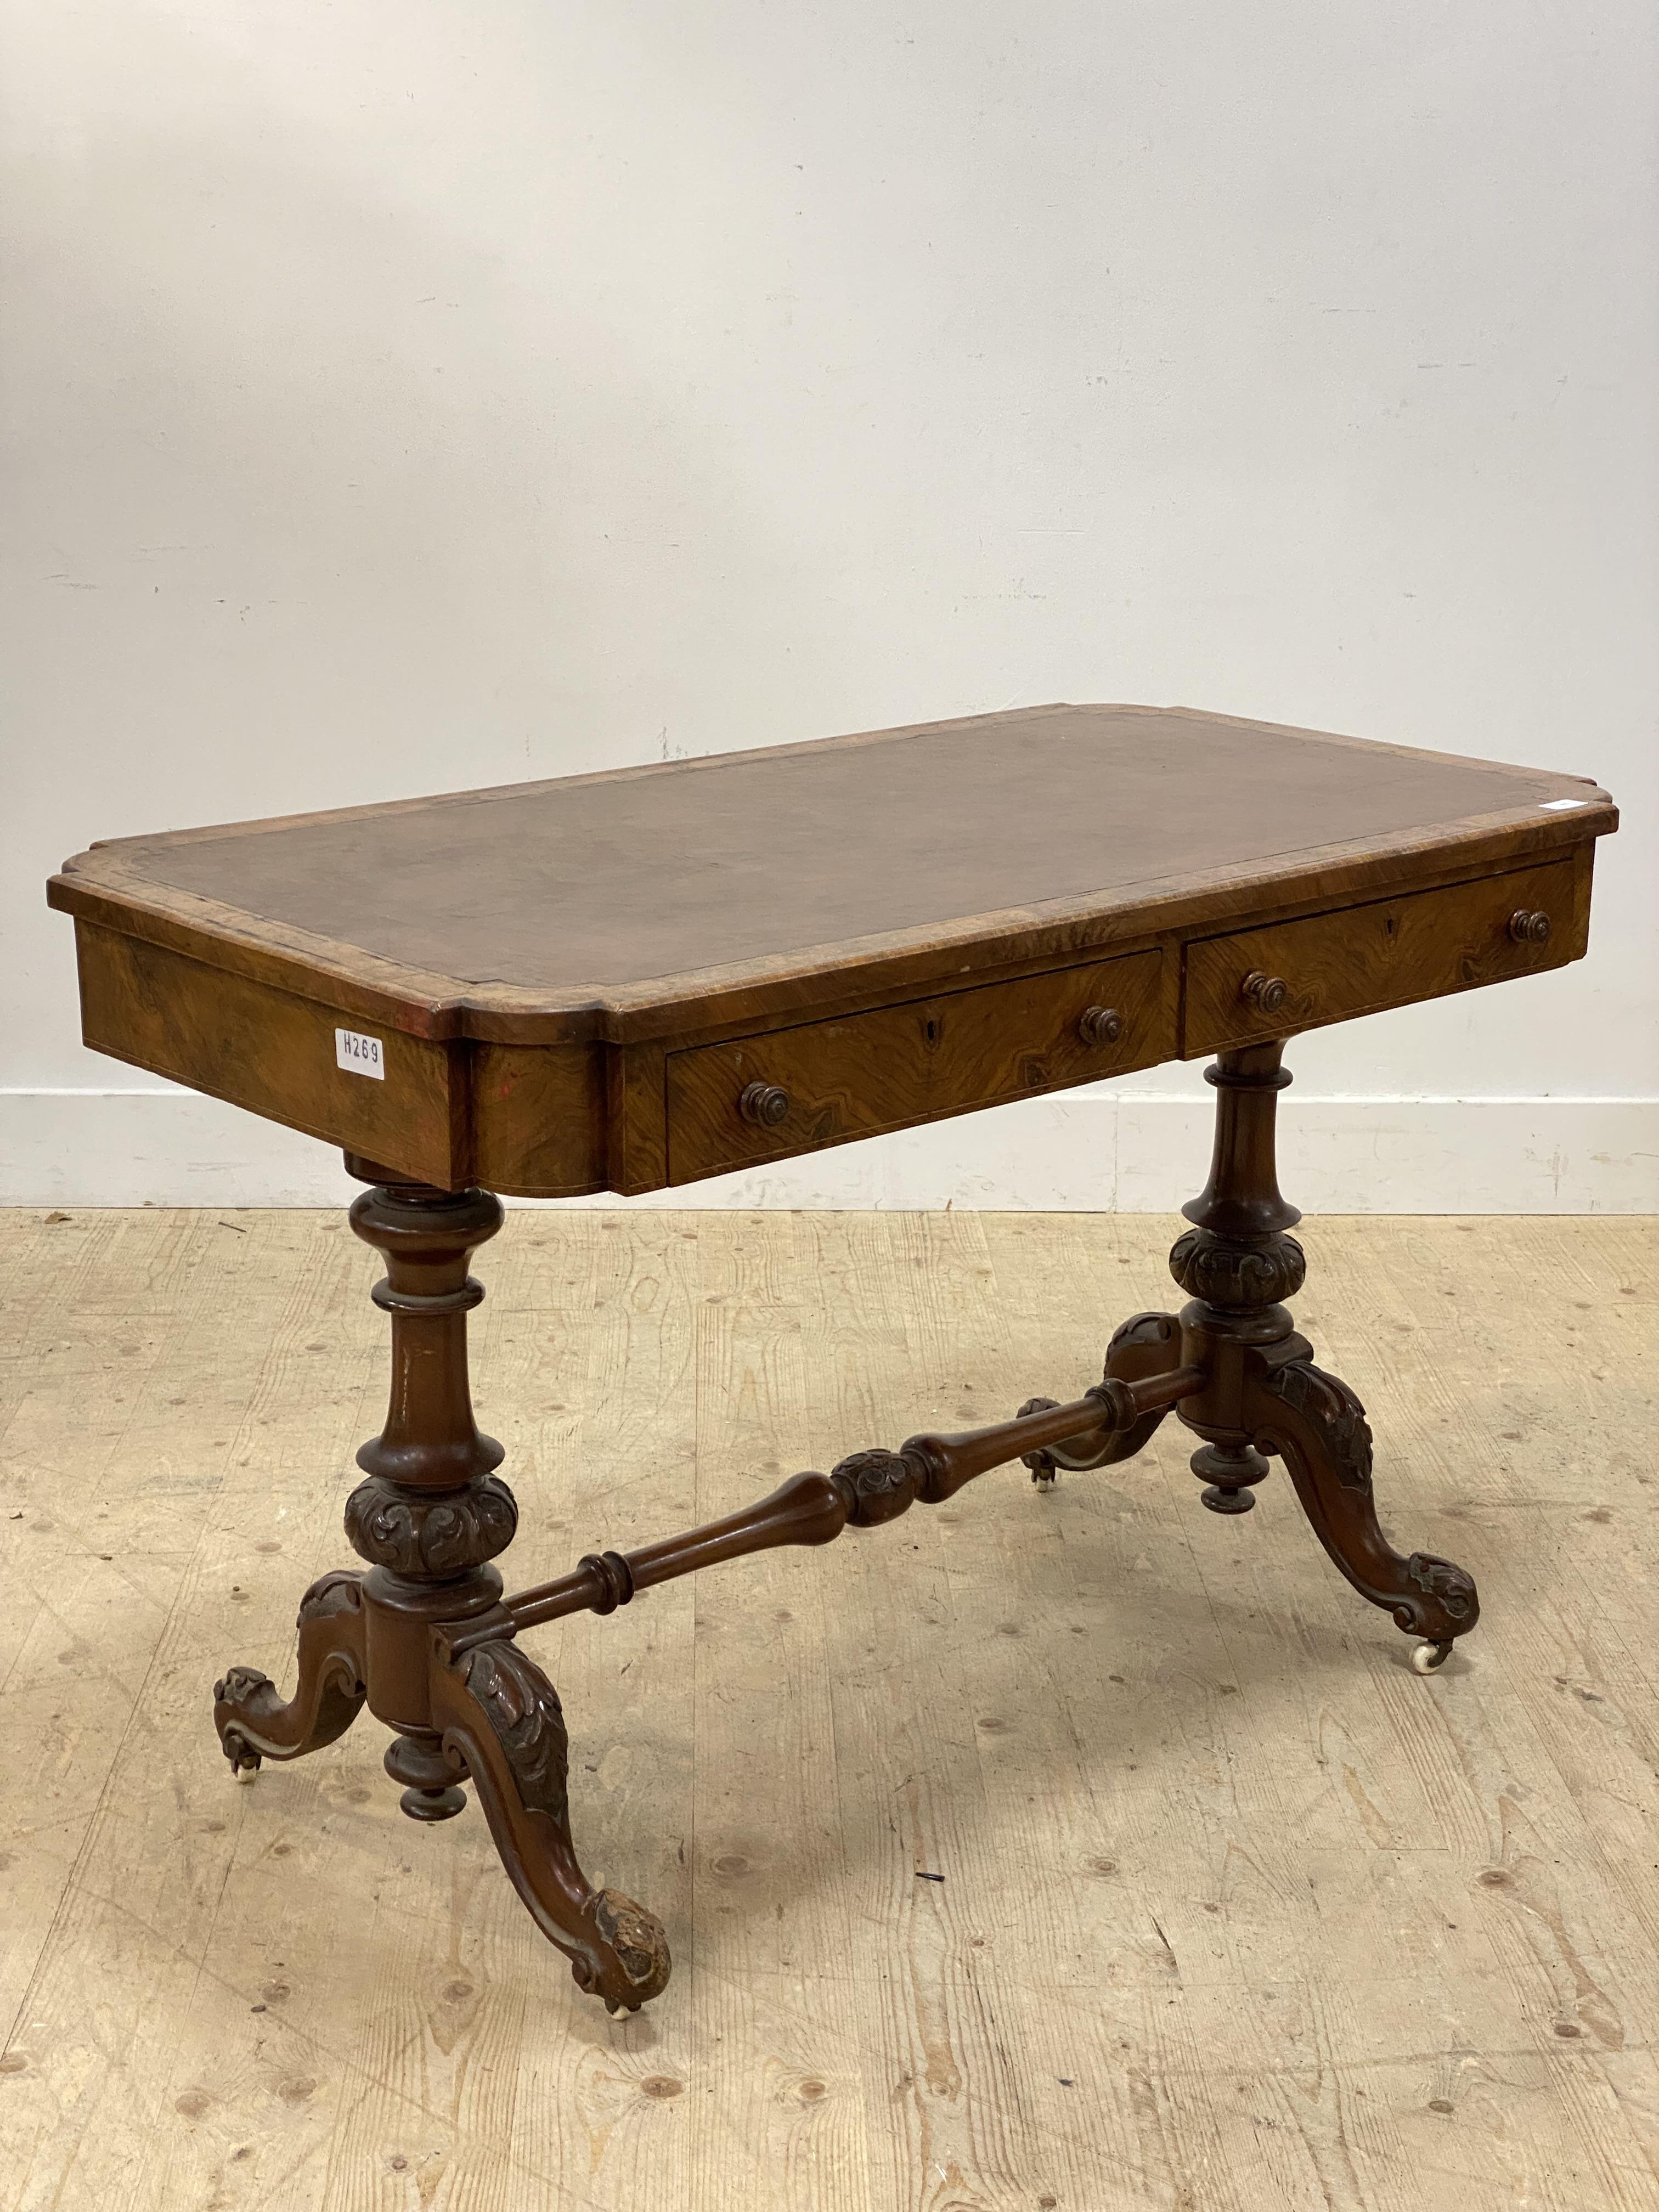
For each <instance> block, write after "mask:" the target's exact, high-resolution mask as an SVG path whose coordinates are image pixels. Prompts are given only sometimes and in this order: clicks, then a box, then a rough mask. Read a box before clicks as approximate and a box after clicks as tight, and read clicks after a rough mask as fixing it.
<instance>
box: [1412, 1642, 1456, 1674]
mask: <svg viewBox="0 0 1659 2212" xmlns="http://www.w3.org/2000/svg"><path fill="white" fill-rule="evenodd" d="M1450 1657H1451V1645H1450V1644H1418V1645H1417V1646H1416V1647H1415V1649H1414V1650H1413V1652H1412V1665H1413V1668H1415V1669H1416V1670H1417V1672H1418V1673H1419V1674H1433V1673H1434V1672H1435V1670H1436V1669H1437V1668H1440V1667H1443V1666H1444V1665H1445V1663H1446V1662H1447V1660H1448V1659H1449V1658H1450Z"/></svg>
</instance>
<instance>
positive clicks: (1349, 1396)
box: [1267, 1239, 1371, 1492]
mask: <svg viewBox="0 0 1659 2212" xmlns="http://www.w3.org/2000/svg"><path fill="white" fill-rule="evenodd" d="M1286 1241H1287V1242H1288V1241H1289V1240H1288V1239H1287V1240H1286ZM1267 1389H1269V1390H1270V1391H1271V1392H1272V1393H1273V1395H1274V1396H1275V1397H1276V1398H1281V1399H1283V1401H1285V1405H1287V1406H1288V1407H1290V1408H1291V1412H1292V1413H1299V1414H1300V1415H1301V1417H1302V1419H1304V1421H1309V1422H1311V1423H1312V1424H1313V1425H1314V1426H1315V1427H1316V1428H1317V1429H1318V1430H1319V1431H1320V1436H1321V1441H1322V1443H1323V1444H1324V1447H1325V1449H1326V1451H1327V1453H1328V1455H1329V1458H1330V1462H1331V1465H1332V1467H1333V1468H1334V1470H1335V1473H1336V1479H1337V1480H1338V1481H1339V1482H1340V1483H1341V1484H1342V1486H1344V1488H1345V1489H1347V1490H1363V1491H1366V1492H1369V1491H1370V1486H1371V1431H1370V1422H1369V1421H1367V1419H1365V1408H1364V1407H1363V1406H1362V1405H1361V1404H1360V1402H1359V1401H1358V1398H1357V1397H1355V1395H1354V1394H1353V1392H1352V1390H1351V1389H1349V1388H1348V1386H1347V1384H1346V1383H1344V1382H1343V1381H1342V1380H1341V1379H1340V1376H1335V1375H1328V1374H1327V1373H1326V1372H1325V1370H1324V1369H1323V1368H1322V1367H1316V1366H1315V1365H1314V1364H1313V1362H1312V1361H1311V1360H1306V1359H1291V1360H1287V1361H1286V1362H1285V1364H1284V1365H1283V1366H1282V1367H1279V1368H1276V1369H1275V1370H1273V1373H1272V1374H1271V1375H1270V1376H1268V1377H1267Z"/></svg>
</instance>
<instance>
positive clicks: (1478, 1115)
mask: <svg viewBox="0 0 1659 2212" xmlns="http://www.w3.org/2000/svg"><path fill="white" fill-rule="evenodd" d="M1210 1127H1211V1117H1210V1102H1209V1098H1208V1097H1207V1096H1206V1097H1201V1098H1196V1099H1195V1098H1193V1097H1163V1096H1159V1095H1158V1094H1157V1093H1147V1092H1142V1091H1119V1092H1115V1093H1114V1092H1112V1091H1088V1092H1081V1093H1073V1094H1072V1095H1071V1096H1069V1097H1052V1098H1036V1099H1029V1100H1023V1101H1021V1102H1020V1103H1018V1104H1016V1105H1012V1106H1004V1107H999V1108H997V1109H995V1110H994V1111H993V1112H990V1113H984V1114H976V1115H966V1116H964V1117H963V1118H962V1119H961V1120H958V1121H945V1122H939V1123H936V1124H935V1125H934V1126H933V1127H931V1128H927V1129H912V1130H907V1131H903V1132H902V1133H899V1134H897V1135H896V1136H890V1137H879V1138H875V1139H871V1140H870V1141H868V1142H866V1143H863V1144H857V1145H846V1146H838V1147H837V1148H836V1149H835V1150H834V1151H831V1152H819V1153H817V1154H816V1155H814V1156H813V1157H811V1158H807V1159H801V1160H791V1161H787V1162H786V1163H784V1164H782V1165H781V1166H779V1167H775V1168H765V1169H753V1170H749V1171H748V1172H746V1173H744V1174H741V1175H735V1176H721V1177H720V1178H719V1179H718V1180H717V1181H714V1182H704V1183H697V1184H693V1185H691V1186H690V1187H688V1188H684V1189H681V1190H671V1191H659V1192H656V1193H653V1195H652V1196H650V1197H649V1198H645V1199H633V1200H622V1199H617V1198H612V1197H599V1198H592V1199H576V1200H566V1201H564V1202H565V1203H567V1204H572V1205H579V1206H621V1205H633V1206H733V1207H740V1208H746V1207H755V1206H824V1207H830V1208H848V1207H870V1208H876V1209H884V1210H888V1211H900V1212H903V1211H912V1212H914V1211H921V1210H925V1209H927V1208H931V1207H936V1206H963V1207H969V1208H981V1209H984V1210H987V1211H1017V1212H1120V1213H1166V1212H1172V1211H1173V1210H1174V1209H1175V1208H1176V1207H1177V1206H1179V1205H1180V1204H1181V1203H1182V1200H1185V1199H1188V1198H1190V1197H1192V1196H1193V1195H1194V1193H1195V1192H1196V1191H1197V1190H1198V1189H1199V1188H1200V1185H1201V1184H1202V1182H1203V1181H1204V1177H1205V1173H1206V1168H1207V1165H1208V1162H1209V1152H1210ZM1279 1181H1280V1182H1281V1183H1282V1185H1283V1186H1284V1189H1285V1195H1286V1196H1287V1197H1288V1198H1290V1199H1291V1200H1293V1201H1294V1203H1295V1204H1297V1206H1301V1207H1302V1208H1303V1209H1304V1211H1305V1212H1310V1213H1653V1212H1659V1099H1653V1098H1327V1097H1316V1096H1312V1095H1304V1094H1302V1093H1300V1092H1298V1091H1296V1090H1294V1089H1292V1090H1291V1091H1289V1092H1287V1093H1286V1094H1285V1097H1284V1099H1283V1101H1282V1103H1281V1106H1280V1110H1279ZM356 1188H358V1186H356V1185H355V1184H353V1183H352V1182H350V1181H349V1178H348V1177H347V1176H346V1175H345V1173H344V1170H343V1168H342V1167H341V1165H340V1161H339V1156H338V1154H337V1153H336V1152H331V1151H330V1150H329V1149H328V1147H326V1146H323V1145H321V1144H319V1143H317V1142H315V1141H314V1140H313V1139H311V1138H308V1137H301V1136H297V1135H295V1133H293V1132H292V1131H290V1130H286V1129H280V1128H277V1127H274V1126H273V1125H272V1124H271V1123H270V1122H267V1121H260V1120H258V1118H257V1117H256V1116H255V1115H251V1114H245V1113H242V1112H240V1110H239V1109H237V1108H235V1107H233V1106H225V1105H222V1104H220V1103H218V1102H217V1101H216V1100H215V1099H211V1098H202V1097H196V1096H194V1095H193V1094H191V1093H190V1092H187V1091H176V1090H167V1091H163V1090H156V1089H146V1090H137V1089H132V1090H120V1091H117V1090H107V1091H92V1090H84V1091H82V1090H74V1091H22V1090H17V1091H0V1205H4V1206H65V1207H68V1206H146V1205H149V1206H327V1205H333V1204H337V1203H341V1202H343V1201H344V1200H347V1199H349V1196H350V1195H351V1194H352V1193H353V1192H354V1190H355V1189H356Z"/></svg>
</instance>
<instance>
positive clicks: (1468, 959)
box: [1182, 848, 1589, 1059]
mask: <svg viewBox="0 0 1659 2212" xmlns="http://www.w3.org/2000/svg"><path fill="white" fill-rule="evenodd" d="M1540 915H1541V916H1543V917H1544V918H1545V921H1546V922H1547V928H1548V934H1547V937H1546V936H1542V935H1541V934H1540V927H1541V926H1540V924H1539V922H1538V921H1536V920H1535V919H1534V920H1532V921H1529V922H1528V921H1523V920H1521V919H1517V917H1537V916H1540ZM1512 925H1513V926H1512ZM1588 936H1589V852H1588V848H1586V853H1585V858H1584V860H1583V862H1582V863H1581V862H1579V861H1577V860H1551V861H1547V862H1545V863H1543V864H1542V865H1541V866H1538V867H1534V868H1523V869H1521V870H1518V871H1516V872H1515V873H1513V874H1510V875H1504V876H1487V877H1485V878H1482V879H1481V880H1480V882H1478V883H1472V884H1447V885H1446V886H1445V887H1444V888H1443V890H1432V891H1413V892H1408V893H1407V894H1406V895H1405V896H1402V897H1400V898H1397V899H1383V900H1379V901H1377V902H1375V903H1372V904H1370V905H1367V906H1356V907H1346V908H1343V909H1342V910H1341V912H1340V913H1337V914H1316V915H1309V916H1308V917H1307V918H1306V919H1305V920H1304V921H1282V922H1274V923H1272V924H1270V925H1269V926H1268V927H1267V928H1265V929H1247V930H1243V931H1241V932H1240V933H1238V934H1237V936H1233V937H1212V938H1207V939H1204V940H1202V941H1201V942H1200V943H1197V944H1193V945H1188V947H1187V976H1186V983H1187V987H1186V997H1185V1012H1184V1015H1183V1018H1182V1055H1183V1056H1184V1057H1186V1058H1188V1059H1190V1058H1191V1057H1193V1055H1194V1054H1197V1053H1201V1052H1213V1051H1215V1050H1217V1049H1218V1048H1220V1047H1221V1046H1224V1045H1236V1044H1251V1043H1255V1042H1260V1041H1261V1040H1263V1039H1265V1038H1267V1037H1276V1036H1290V1035H1291V1033H1292V1032H1293V1031H1295V1030H1310V1029H1317V1028H1318V1027H1319V1026H1320V1025H1321V1024H1322V1023H1325V1022H1340V1021H1345V1020H1346V1018H1348V1017H1349V1016H1350V1015H1351V1014H1367V1013H1374V1012H1377V1011H1378V1010H1379V1009H1380V1008H1382V1007H1384V1006H1409V1005H1411V1004H1412V1003H1413V1001H1414V1000H1419V999H1437V998H1441V997H1443V995H1444V994H1446V993H1448V992H1450V991H1468V990H1472V989H1474V987H1476V986H1477V985H1478V984H1481V983H1501V982H1503V981H1505V980H1506V979H1507V978H1508V977H1510V976H1512V975H1534V974H1536V973H1537V972H1538V970H1539V969H1544V968H1559V967H1561V966H1562V965H1564V963H1565V962H1567V961H1569V960H1576V959H1577V958H1578V957H1579V955H1580V954H1581V953H1582V952H1583V950H1584V946H1585V943H1586V941H1587V939H1588Z"/></svg>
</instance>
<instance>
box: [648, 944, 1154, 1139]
mask: <svg viewBox="0 0 1659 2212" xmlns="http://www.w3.org/2000/svg"><path fill="white" fill-rule="evenodd" d="M1166 972H1167V974H1168V976H1169V978H1170V985H1166V982H1165V976H1166ZM1173 976H1174V963H1173V962H1172V961H1171V962H1170V963H1167V969H1166V963H1165V961H1164V955H1163V954H1162V953H1161V952H1157V951H1153V952H1135V953H1130V954H1128V955H1127V956H1126V957H1122V958H1120V959H1116V960H1103V961H1096V962H1094V963H1091V964H1090V965H1089V966H1087V967H1083V968H1065V969H1058V970H1055V971H1053V972H1051V973H1049V974H1047V975H1026V976H1022V977H1020V978H1019V979H1018V980H1017V981H1012V982H1008V983H989V984H984V985H981V987H979V988H978V989H976V990H969V991H950V992H941V993H940V994H938V995H937V996H936V997H933V998H931V999H920V1000H914V1001H912V1002H911V1003H909V1004H908V1005H906V1006H881V1007H878V1008H876V1009H874V1010H873V1011H872V1012H869V1013H863V1014H851V1015H848V1018H846V1019H845V1020H844V1021H830V1022H808V1023H805V1024H802V1025H801V1026H799V1028H796V1029H787V1030H768V1031H767V1032H766V1033H765V1034H764V1035H763V1036H752V1037H744V1038H743V1039H741V1040H740V1041H739V1042H734V1043H730V1044H710V1045H701V1046H697V1047H696V1048H692V1049H690V1050H687V1051H684V1052H673V1053H670V1054H669V1055H668V1065H667V1086H668V1097H667V1110H668V1180H669V1181H670V1182H673V1183H680V1182H696V1181H698V1180H699V1178H700V1177H702V1176H712V1175H721V1174H724V1173H725V1172H726V1170H728V1169H731V1168H741V1167H751V1166H753V1165H755V1164H757V1162H760V1161H764V1160H773V1159H785V1158H788V1157H789V1155H790V1154H792V1153H794V1152H814V1151H816V1150H817V1148H818V1147H819V1146H823V1145H839V1144H844V1143H846V1142H847V1140H848V1139H849V1138H853V1137H872V1136H875V1135H876V1134H877V1133H878V1132H879V1131H881V1130H883V1129H902V1128H904V1127H907V1126H908V1125H909V1124H910V1123H912V1122H916V1121H933V1120H935V1119H937V1118H938V1117H939V1116H940V1115H945V1114H961V1113H965V1112H967V1111H968V1110H969V1109H971V1108H973V1107H975V1106H994V1105H996V1104H998V1103H1000V1102H1001V1101H1003V1100H1005V1099H1009V1098H1029V1097H1035V1096H1036V1094H1037V1093H1038V1092H1040V1091H1059V1090H1062V1089H1064V1088H1065V1086H1066V1085H1068V1084H1073V1083H1092V1082H1095V1081H1097V1079H1099V1078H1100V1077H1102V1076H1106V1075H1116V1074H1120V1073H1122V1071H1123V1070H1124V1069H1126V1068H1130V1067H1152V1066H1157V1064H1158V1061H1160V1060H1169V1059H1171V1058H1173V1057H1174V1054H1175V1034H1176V1024H1175V1000H1174V992H1173V988H1172V987H1170V986H1172V983H1173ZM1091 1009H1098V1010H1099V1013H1098V1016H1097V1017H1096V1018H1094V1019H1092V1020H1091V1021H1089V1022H1085V1015H1087V1014H1089V1013H1090V1012H1091Z"/></svg>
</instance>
